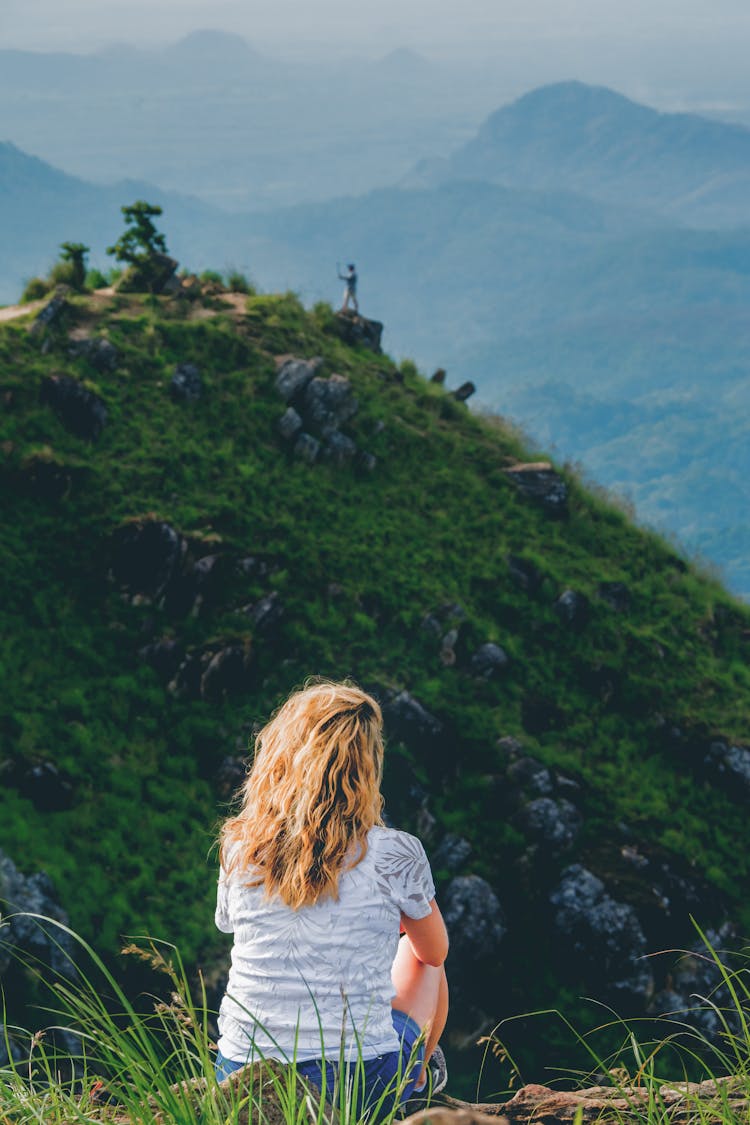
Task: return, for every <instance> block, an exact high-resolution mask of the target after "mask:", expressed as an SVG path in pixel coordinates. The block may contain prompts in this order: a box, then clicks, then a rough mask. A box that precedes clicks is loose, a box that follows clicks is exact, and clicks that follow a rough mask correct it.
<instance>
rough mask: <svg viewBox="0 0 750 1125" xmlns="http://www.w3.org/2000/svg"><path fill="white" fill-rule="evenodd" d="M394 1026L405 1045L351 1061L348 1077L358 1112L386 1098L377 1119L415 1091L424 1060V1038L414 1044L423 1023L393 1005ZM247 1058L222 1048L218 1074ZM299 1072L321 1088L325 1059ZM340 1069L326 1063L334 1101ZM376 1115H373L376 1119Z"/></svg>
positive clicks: (306, 1064)
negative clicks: (233, 1055) (233, 1056)
mask: <svg viewBox="0 0 750 1125" xmlns="http://www.w3.org/2000/svg"><path fill="white" fill-rule="evenodd" d="M391 1016H392V1019H393V1026H394V1028H395V1030H396V1034H397V1035H398V1037H399V1040H400V1043H401V1046H400V1049H399V1050H398V1051H388V1052H387V1053H386V1054H384V1055H377V1056H376V1057H375V1058H373V1059H363V1060H362V1064H361V1069H360V1065H359V1063H354V1062H353V1063H349V1064H348V1065H347V1068H346V1069H347V1077H348V1081H349V1082H350V1083H352V1085H354V1084H356V1087H357V1089H356V1094H354V1093H353V1100H354V1101H355V1102H356V1109H357V1116H361V1115H362V1114H363V1113H364V1112H365V1110H367V1108H368V1107H374V1106H375V1105H376V1104H377V1103H378V1102H379V1101H380V1099H381V1098H382V1101H381V1104H380V1107H379V1109H378V1111H377V1120H381V1119H382V1118H385V1117H387V1116H388V1114H389V1113H391V1112H392V1111H393V1110H394V1109H396V1108H397V1107H398V1106H400V1105H402V1104H403V1102H405V1101H406V1100H407V1098H410V1097H411V1095H412V1094H413V1093H414V1086H415V1084H416V1081H417V1078H418V1077H419V1072H420V1070H421V1069H422V1065H423V1063H424V1042H422V1043H420V1044H419V1046H418V1047H417V1048H416V1050H415V1049H414V1044H415V1043H416V1042H417V1040H418V1039H419V1037H420V1036H421V1034H422V1030H421V1028H420V1027H419V1024H418V1023H416V1021H415V1020H413V1019H412V1018H411V1016H407V1015H406V1013H405V1012H400V1011H399V1010H398V1009H397V1008H393V1009H392V1012H391ZM246 1061H247V1060H244V1059H243V1060H241V1061H237V1060H236V1059H226V1058H224V1056H223V1055H222V1053H221V1051H219V1054H218V1055H217V1057H216V1064H215V1066H216V1077H217V1078H218V1080H219V1081H220V1082H221V1080H222V1079H223V1078H226V1077H228V1075H230V1074H231V1073H232V1071H234V1070H240V1069H241V1068H242V1067H243V1066H245V1065H246ZM296 1066H297V1074H299V1075H300V1076H301V1077H302V1078H304V1079H306V1080H307V1081H308V1082H310V1083H312V1084H313V1085H314V1086H316V1087H317V1088H318V1089H319V1090H322V1089H323V1063H322V1060H321V1059H311V1060H310V1061H308V1062H298V1063H297V1064H296ZM338 1070H339V1064H338V1063H332V1062H326V1064H325V1094H326V1098H327V1100H328V1101H333V1097H334V1085H335V1082H336V1078H337V1071H338ZM374 1120H375V1119H374V1118H373V1121H374Z"/></svg>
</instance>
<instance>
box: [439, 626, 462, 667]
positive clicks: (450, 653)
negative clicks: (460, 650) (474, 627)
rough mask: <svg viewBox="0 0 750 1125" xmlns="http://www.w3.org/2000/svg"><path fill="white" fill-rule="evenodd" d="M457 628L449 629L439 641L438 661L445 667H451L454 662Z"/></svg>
mask: <svg viewBox="0 0 750 1125" xmlns="http://www.w3.org/2000/svg"><path fill="white" fill-rule="evenodd" d="M457 641H458V629H449V630H448V632H447V633H446V634H445V635H444V636H443V638H442V639H441V641H440V663H441V664H443V665H445V667H446V668H452V667H453V665H454V664H455V663H456V643H457Z"/></svg>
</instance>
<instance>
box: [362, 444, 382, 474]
mask: <svg viewBox="0 0 750 1125" xmlns="http://www.w3.org/2000/svg"><path fill="white" fill-rule="evenodd" d="M377 463H378V459H377V457H376V456H375V454H374V453H367V452H365V450H364V449H362V450H360V452H359V453H358V455H357V465H358V466H359V468H360V469H362V470H363V471H364V472H365V473H372V472H374V470H375V466H376V465H377Z"/></svg>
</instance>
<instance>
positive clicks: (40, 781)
mask: <svg viewBox="0 0 750 1125" xmlns="http://www.w3.org/2000/svg"><path fill="white" fill-rule="evenodd" d="M18 792H19V793H20V794H21V796H22V797H28V799H29V800H30V801H31V802H32V804H33V805H34V807H35V808H37V809H39V810H40V811H41V812H60V811H61V810H62V809H69V808H70V807H71V805H72V804H73V798H74V790H73V785H72V783H71V781H70V779H69V778H68V777H67V775H66V774H64V773H61V772H60V770H59V769H58V768H57V766H56V765H55V764H54V762H37V763H36V764H35V765H32V766H28V767H27V768H26V769H24V770H23V771H22V773H21V775H20V777H19V778H18Z"/></svg>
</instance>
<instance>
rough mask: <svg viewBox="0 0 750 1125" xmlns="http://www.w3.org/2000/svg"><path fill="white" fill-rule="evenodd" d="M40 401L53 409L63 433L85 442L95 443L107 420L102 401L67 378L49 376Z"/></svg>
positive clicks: (74, 380)
mask: <svg viewBox="0 0 750 1125" xmlns="http://www.w3.org/2000/svg"><path fill="white" fill-rule="evenodd" d="M39 401H40V402H43V403H46V404H47V405H48V406H51V407H52V409H53V410H54V412H55V414H56V415H57V417H58V418H59V419H60V421H61V422H62V424H63V426H64V427H65V429H66V430H68V431H69V432H70V433H71V434H74V435H75V436H76V437H80V438H85V439H86V440H87V441H96V440H97V439H98V438H99V437H100V435H101V432H102V430H103V429H104V426H105V424H106V421H107V408H106V406H105V405H104V401H103V399H101V398H100V397H99V395H97V394H95V393H94V391H90V390H88V388H87V387H85V386H84V385H83V383H79V382H78V380H77V379H74V378H72V376H70V375H50V376H48V377H47V378H46V379H45V380H44V382H43V383H42V386H41V389H40V392H39Z"/></svg>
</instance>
